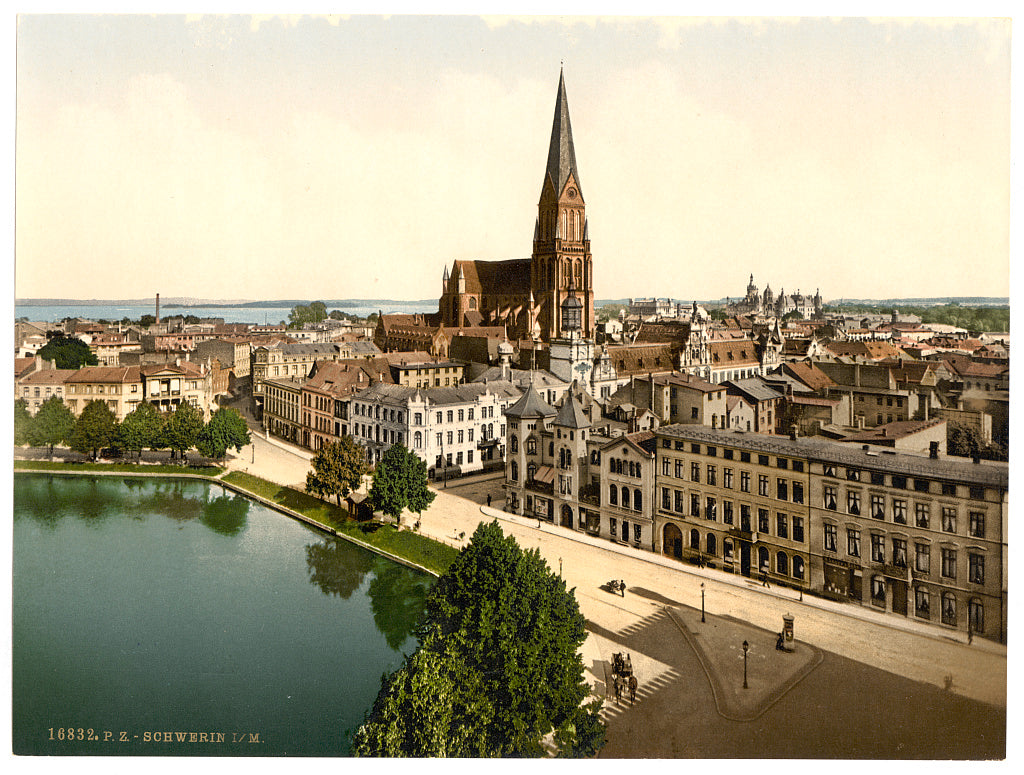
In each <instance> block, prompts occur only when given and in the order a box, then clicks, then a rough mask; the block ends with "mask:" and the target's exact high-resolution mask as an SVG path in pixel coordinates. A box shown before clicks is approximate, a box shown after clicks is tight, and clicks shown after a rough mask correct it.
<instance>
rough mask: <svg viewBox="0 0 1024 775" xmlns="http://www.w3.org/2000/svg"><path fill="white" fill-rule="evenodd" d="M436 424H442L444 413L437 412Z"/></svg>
mask: <svg viewBox="0 0 1024 775" xmlns="http://www.w3.org/2000/svg"><path fill="white" fill-rule="evenodd" d="M437 422H438V424H441V423H443V422H444V412H438V413H437Z"/></svg>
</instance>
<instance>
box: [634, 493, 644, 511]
mask: <svg viewBox="0 0 1024 775" xmlns="http://www.w3.org/2000/svg"><path fill="white" fill-rule="evenodd" d="M640 498H641V496H640V490H639V489H636V490H633V508H634V509H636V510H637V511H640V510H641V509H642V508H643V502H642V501H641V500H640Z"/></svg>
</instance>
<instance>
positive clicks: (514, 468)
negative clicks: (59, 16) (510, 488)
mask: <svg viewBox="0 0 1024 775" xmlns="http://www.w3.org/2000/svg"><path fill="white" fill-rule="evenodd" d="M509 478H510V479H512V481H513V482H518V481H519V464H518V463H517V462H516V461H515V460H513V461H512V463H511V465H510V466H509Z"/></svg>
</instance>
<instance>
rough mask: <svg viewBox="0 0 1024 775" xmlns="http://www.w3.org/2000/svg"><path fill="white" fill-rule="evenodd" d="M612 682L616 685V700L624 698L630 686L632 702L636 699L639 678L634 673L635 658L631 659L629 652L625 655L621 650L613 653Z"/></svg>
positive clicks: (630, 699) (630, 700)
mask: <svg viewBox="0 0 1024 775" xmlns="http://www.w3.org/2000/svg"><path fill="white" fill-rule="evenodd" d="M612 682H613V684H614V686H615V700H616V702H618V701H620V700H621V699H622V694H623V692H624V691H625V689H626V688H627V687H628V688H629V702H630V704H632V703H633V702H634V701H635V700H636V688H637V680H636V676H635V675H633V660H632V659H630V657H629V654H626V655H623V654H622V652H619V651H617V652H615V653H614V654H612Z"/></svg>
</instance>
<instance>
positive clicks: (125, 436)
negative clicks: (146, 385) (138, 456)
mask: <svg viewBox="0 0 1024 775" xmlns="http://www.w3.org/2000/svg"><path fill="white" fill-rule="evenodd" d="M163 430H164V417H163V415H162V414H160V410H159V409H157V408H156V407H155V406H153V404H151V403H149V402H148V401H143V402H141V403H140V404H139V405H138V406H137V407H135V409H133V410H132V411H131V412H130V413H129V414H128V415H126V416H125V418H124V419H123V420H122V421H121V427H120V428H119V430H118V440H119V441H120V444H121V446H122V447H124V448H125V449H130V450H132V451H133V452H139V453H141V452H142V450H144V449H146V448H154V447H159V446H162V445H163V442H162V437H163Z"/></svg>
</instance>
